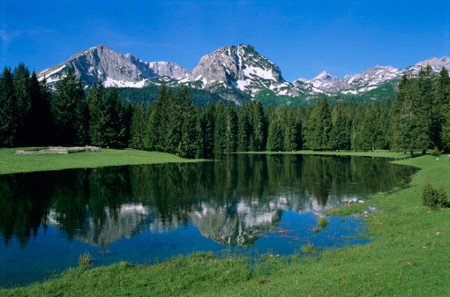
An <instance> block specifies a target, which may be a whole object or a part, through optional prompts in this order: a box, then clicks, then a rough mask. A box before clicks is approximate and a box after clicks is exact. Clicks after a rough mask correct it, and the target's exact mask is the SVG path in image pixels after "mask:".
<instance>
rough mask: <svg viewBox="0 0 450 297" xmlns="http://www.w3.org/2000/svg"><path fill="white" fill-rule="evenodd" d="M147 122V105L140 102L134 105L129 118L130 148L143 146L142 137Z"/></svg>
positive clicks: (143, 136) (140, 148) (139, 148)
mask: <svg viewBox="0 0 450 297" xmlns="http://www.w3.org/2000/svg"><path fill="white" fill-rule="evenodd" d="M147 122H148V109H147V106H146V105H145V104H144V103H143V102H141V103H140V104H138V105H136V106H135V108H134V112H133V118H132V120H131V128H130V129H131V132H130V133H131V139H130V146H131V147H132V148H135V149H138V150H143V149H144V148H145V144H144V138H145V133H146V128H147Z"/></svg>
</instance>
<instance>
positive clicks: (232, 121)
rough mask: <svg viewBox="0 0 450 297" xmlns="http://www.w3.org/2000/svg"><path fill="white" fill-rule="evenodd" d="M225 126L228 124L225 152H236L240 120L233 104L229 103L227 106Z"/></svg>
mask: <svg viewBox="0 0 450 297" xmlns="http://www.w3.org/2000/svg"><path fill="white" fill-rule="evenodd" d="M225 121H226V122H225V124H226V131H225V135H226V143H225V151H226V152H235V151H236V149H237V145H238V139H237V137H238V135H237V133H238V119H237V113H236V110H235V108H234V107H233V105H232V103H231V102H230V101H228V103H227V106H226V108H225Z"/></svg>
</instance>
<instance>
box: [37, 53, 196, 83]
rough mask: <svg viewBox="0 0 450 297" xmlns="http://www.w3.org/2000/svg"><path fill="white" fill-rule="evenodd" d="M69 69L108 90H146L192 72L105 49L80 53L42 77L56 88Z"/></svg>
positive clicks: (40, 75)
mask: <svg viewBox="0 0 450 297" xmlns="http://www.w3.org/2000/svg"><path fill="white" fill-rule="evenodd" d="M68 68H73V69H74V70H75V73H76V74H77V75H78V76H79V77H80V79H81V80H82V81H83V82H84V83H86V84H87V85H92V84H94V83H103V85H104V86H105V87H143V86H145V85H147V84H148V82H149V81H150V80H157V79H158V78H159V77H160V76H169V77H173V78H179V77H186V76H188V74H189V71H188V70H186V69H184V68H183V67H181V66H179V65H177V64H176V63H173V62H151V63H146V62H143V61H141V60H140V59H138V58H136V57H135V56H133V55H131V54H125V55H123V54H121V53H118V52H116V51H113V50H112V49H110V48H108V47H107V46H105V45H100V46H96V47H92V48H90V49H88V50H86V51H83V52H79V53H77V54H75V55H73V56H72V57H70V58H69V59H68V60H67V61H65V62H63V63H60V64H58V65H56V66H54V67H51V68H49V69H46V70H43V71H41V72H39V73H38V77H39V78H40V79H43V78H44V77H45V79H46V80H47V82H48V83H50V84H52V83H54V82H56V81H58V80H60V79H61V78H62V77H63V76H64V75H65V73H66V71H67V69H68Z"/></svg>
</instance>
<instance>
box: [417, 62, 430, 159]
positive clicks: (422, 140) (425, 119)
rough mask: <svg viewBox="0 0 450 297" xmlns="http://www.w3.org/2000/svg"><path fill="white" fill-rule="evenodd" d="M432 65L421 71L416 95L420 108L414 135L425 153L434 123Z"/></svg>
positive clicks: (418, 145) (418, 146) (419, 147)
mask: <svg viewBox="0 0 450 297" xmlns="http://www.w3.org/2000/svg"><path fill="white" fill-rule="evenodd" d="M431 71H432V70H431V67H430V65H427V67H426V68H425V70H424V69H421V70H420V71H419V77H418V78H417V88H418V89H417V93H416V96H415V103H416V106H417V108H418V111H417V114H416V129H414V132H415V133H414V134H413V137H414V139H415V142H416V144H415V146H416V147H417V148H418V149H420V150H421V151H422V153H425V151H426V150H427V148H429V147H430V146H431V145H432V143H431V138H430V130H431V123H432V121H433V120H432V118H433V117H432V109H431V107H432V103H433V93H434V92H433V82H432V77H431Z"/></svg>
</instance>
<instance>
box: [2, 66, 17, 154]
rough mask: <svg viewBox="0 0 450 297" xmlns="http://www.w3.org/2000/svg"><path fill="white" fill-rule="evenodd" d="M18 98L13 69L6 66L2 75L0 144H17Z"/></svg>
mask: <svg viewBox="0 0 450 297" xmlns="http://www.w3.org/2000/svg"><path fill="white" fill-rule="evenodd" d="M17 109H18V107H17V99H16V96H15V92H14V81H13V74H12V73H11V69H9V68H5V69H4V70H3V73H2V75H1V77H0V145H1V146H14V145H16V144H17V129H18V127H17V118H18V110H17Z"/></svg>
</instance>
